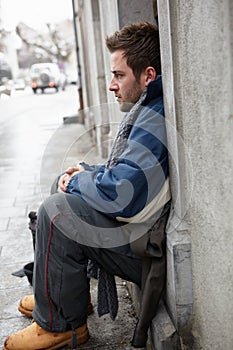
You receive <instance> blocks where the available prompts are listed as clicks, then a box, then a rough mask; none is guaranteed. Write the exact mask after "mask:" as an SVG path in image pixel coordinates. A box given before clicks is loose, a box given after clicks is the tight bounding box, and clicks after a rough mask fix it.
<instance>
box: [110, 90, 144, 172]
mask: <svg viewBox="0 0 233 350" xmlns="http://www.w3.org/2000/svg"><path fill="white" fill-rule="evenodd" d="M146 93H147V89H145V90H144V91H143V93H142V94H141V96H140V98H139V100H138V101H137V102H136V103H135V105H133V107H132V108H131V109H130V111H129V112H128V113H126V114H125V116H124V118H123V119H122V121H121V124H120V126H119V130H118V133H117V134H116V137H115V139H114V141H113V145H112V150H111V153H110V155H109V158H108V160H107V162H106V167H105V168H106V170H108V169H111V168H113V167H114V166H115V165H116V164H117V160H118V158H119V156H120V155H121V154H122V153H123V152H124V150H125V146H126V143H127V139H128V137H129V134H130V131H131V128H132V125H133V123H134V122H135V120H136V119H137V117H138V114H139V112H140V111H141V109H142V108H143V106H142V102H143V101H144V100H145V97H146Z"/></svg>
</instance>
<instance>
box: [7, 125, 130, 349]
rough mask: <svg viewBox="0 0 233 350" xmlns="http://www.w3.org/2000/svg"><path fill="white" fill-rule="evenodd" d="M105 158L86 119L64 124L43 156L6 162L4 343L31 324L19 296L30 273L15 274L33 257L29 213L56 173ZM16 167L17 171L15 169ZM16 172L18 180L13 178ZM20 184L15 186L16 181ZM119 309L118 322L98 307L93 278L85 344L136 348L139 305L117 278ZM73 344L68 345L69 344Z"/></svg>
mask: <svg viewBox="0 0 233 350" xmlns="http://www.w3.org/2000/svg"><path fill="white" fill-rule="evenodd" d="M85 159H86V160H88V161H89V162H90V161H91V160H92V161H93V163H96V162H101V159H100V158H99V157H97V156H96V150H95V147H94V146H92V145H91V143H90V138H89V135H88V133H87V132H86V131H85V129H84V127H83V126H82V125H80V124H66V125H64V124H63V125H61V127H60V128H58V129H57V130H56V131H55V130H54V133H53V136H52V137H51V138H50V141H49V143H48V145H47V147H46V150H45V152H44V156H43V158H42V161H41V159H40V158H38V157H35V159H33V158H31V159H29V160H28V164H17V166H14V164H11V163H10V162H11V161H12V160H10V159H8V158H7V156H6V158H5V159H3V160H2V161H3V162H5V163H3V165H4V164H5V168H4V166H3V167H2V166H1V167H0V172H1V174H0V175H1V184H0V193H1V197H0V272H1V284H0V348H2V346H3V343H4V340H5V338H6V336H7V335H8V334H10V333H12V332H15V331H17V330H19V329H22V328H24V327H25V326H27V325H29V324H30V320H29V319H27V318H26V317H24V316H22V315H21V314H20V313H19V312H18V311H17V307H18V302H19V299H20V298H21V297H22V296H23V295H25V294H31V293H32V288H31V286H30V285H29V283H28V281H27V278H26V277H23V278H19V277H15V276H13V275H12V273H13V272H15V271H17V270H19V269H21V268H22V267H23V266H24V265H25V264H26V263H28V262H30V261H32V260H33V248H32V237H31V233H30V231H29V229H28V217H27V216H28V213H29V212H30V211H31V210H35V211H37V209H38V206H39V205H40V203H41V202H42V201H43V199H44V198H45V197H46V196H47V195H48V194H49V189H50V185H51V183H52V181H53V180H54V178H55V176H56V175H57V174H59V173H61V172H62V171H63V170H64V169H65V168H66V167H67V166H70V165H74V164H75V163H76V161H78V160H85ZM13 169H14V171H13ZM13 177H14V181H11V179H12V178H13ZM12 183H14V185H10V184H12ZM117 287H118V294H119V313H118V316H117V319H116V320H115V321H112V320H111V319H110V317H109V316H108V315H107V316H105V317H101V318H99V317H98V316H97V312H96V281H94V280H93V281H92V283H91V294H92V303H93V305H94V313H93V314H92V315H90V316H89V318H88V326H89V330H90V335H91V338H90V341H89V342H88V343H87V344H84V345H83V346H80V347H79V348H80V349H106V350H107V349H108V350H110V349H118V350H121V349H122V350H123V349H124V350H127V349H133V348H132V347H131V346H130V339H131V336H132V334H133V330H134V325H135V322H136V318H135V313H134V309H133V307H132V304H131V299H130V297H129V295H128V291H127V288H126V286H125V283H124V281H122V280H121V279H117ZM63 349H67V348H63Z"/></svg>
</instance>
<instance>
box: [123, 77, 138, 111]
mask: <svg viewBox="0 0 233 350" xmlns="http://www.w3.org/2000/svg"><path fill="white" fill-rule="evenodd" d="M141 94H142V89H141V86H140V84H139V83H138V82H137V81H135V83H134V84H133V86H132V88H131V89H129V90H127V91H126V93H125V94H124V96H122V101H121V102H119V105H120V110H121V112H129V111H130V110H131V108H132V107H133V105H134V104H135V103H136V102H137V101H138V100H139V98H140V96H141Z"/></svg>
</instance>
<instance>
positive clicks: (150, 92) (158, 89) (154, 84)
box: [142, 75, 163, 106]
mask: <svg viewBox="0 0 233 350" xmlns="http://www.w3.org/2000/svg"><path fill="white" fill-rule="evenodd" d="M162 96H163V88H162V76H161V75H158V76H157V77H156V79H155V80H153V81H151V82H150V83H149V85H148V87H147V93H146V97H145V100H144V101H143V103H142V105H143V106H145V105H147V104H148V103H150V102H151V101H152V100H154V99H156V98H157V97H162Z"/></svg>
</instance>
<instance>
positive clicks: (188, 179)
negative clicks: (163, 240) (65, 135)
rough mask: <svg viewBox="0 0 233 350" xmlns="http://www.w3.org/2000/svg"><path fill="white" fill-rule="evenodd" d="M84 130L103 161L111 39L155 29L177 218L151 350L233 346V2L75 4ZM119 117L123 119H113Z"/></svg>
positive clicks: (110, 110) (110, 120) (93, 0)
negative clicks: (142, 24)
mask: <svg viewBox="0 0 233 350" xmlns="http://www.w3.org/2000/svg"><path fill="white" fill-rule="evenodd" d="M75 7H76V24H77V29H78V44H79V47H78V49H79V57H80V73H81V74H80V85H81V87H82V95H83V106H84V116H85V124H86V126H87V128H88V129H89V130H90V133H91V135H92V137H93V138H94V139H95V141H96V143H97V145H98V150H99V152H100V153H101V154H102V156H104V157H105V156H106V154H107V152H108V149H109V143H108V141H109V140H111V138H112V137H113V135H114V133H115V130H116V124H117V123H118V122H119V121H120V119H121V116H120V115H119V113H117V114H116V113H115V109H114V108H115V107H114V106H115V104H114V100H113V96H112V94H109V93H108V91H107V87H108V84H109V82H110V78H111V74H110V65H109V54H108V52H107V50H106V48H105V37H106V35H108V34H111V33H113V32H114V31H115V30H118V29H119V28H121V27H122V26H123V25H124V24H125V23H129V22H133V21H139V20H147V21H150V22H152V23H155V22H156V21H157V17H158V23H159V28H160V45H161V60H162V75H163V88H164V101H165V112H166V120H167V132H168V148H169V156H170V179H171V189H172V199H173V210H172V213H171V218H170V221H169V225H168V228H167V288H166V298H165V302H164V303H161V305H160V308H159V310H158V315H157V316H156V318H155V319H154V320H153V322H152V326H151V339H152V344H153V347H154V349H156V350H160V349H161V350H168V349H187V350H190V349H194V350H202V349H203V350H209V349H211V350H220V349H224V350H231V349H232V344H233V332H232V326H233V305H232V304H233V302H232V295H233V276H232V265H233V261H232V251H233V234H232V233H233V215H232V210H233V176H232V175H233V101H232V96H233V94H232V81H233V68H232V62H233V61H232V58H233V3H232V1H230V0H220V1H215V0H209V1H206V2H203V1H200V0H196V1H192V0H179V1H178V0H174V1H173V0H172V1H171V0H158V1H157V2H156V1H152V0H145V1H137V0H128V1H126V0H118V1H117V0H111V1H109V0H85V1H83V0H75ZM116 115H117V117H116Z"/></svg>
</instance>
